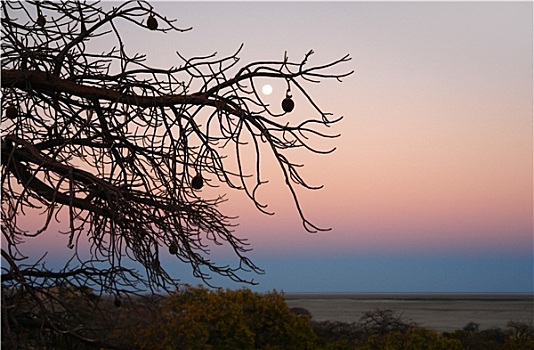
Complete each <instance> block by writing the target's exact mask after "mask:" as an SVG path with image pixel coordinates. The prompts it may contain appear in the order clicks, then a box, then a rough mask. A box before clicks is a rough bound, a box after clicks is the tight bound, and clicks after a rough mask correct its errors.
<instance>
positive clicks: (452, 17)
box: [126, 2, 533, 287]
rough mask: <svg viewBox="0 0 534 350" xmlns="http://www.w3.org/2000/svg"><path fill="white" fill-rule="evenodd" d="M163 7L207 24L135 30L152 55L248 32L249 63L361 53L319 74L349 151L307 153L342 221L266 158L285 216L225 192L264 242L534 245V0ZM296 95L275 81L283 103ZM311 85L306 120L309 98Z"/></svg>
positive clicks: (164, 56)
mask: <svg viewBox="0 0 534 350" xmlns="http://www.w3.org/2000/svg"><path fill="white" fill-rule="evenodd" d="M155 7H156V8H157V9H160V10H162V11H163V12H165V14H166V15H167V16H168V17H173V18H177V19H178V23H179V25H181V26H182V27H189V26H193V27H194V29H193V31H191V32H187V33H182V34H172V35H161V34H159V35H158V34H155V33H151V32H147V33H139V34H134V33H132V36H130V37H129V38H128V39H127V40H126V45H127V47H128V45H131V46H130V47H131V49H130V50H131V51H132V52H133V51H134V50H137V51H139V52H146V53H149V55H148V57H149V62H150V63H152V64H153V65H160V66H163V67H167V66H170V65H175V64H177V59H176V58H175V56H174V51H175V50H180V52H181V53H183V54H185V55H186V56H188V55H189V56H192V55H205V54H209V53H212V52H214V51H218V52H219V54H220V56H221V57H222V56H223V55H228V54H231V53H233V52H234V51H235V50H236V49H237V48H238V46H239V45H240V44H241V43H245V47H244V51H243V54H242V61H241V62H243V64H245V63H247V62H249V61H251V60H256V59H282V58H283V55H284V51H286V50H287V51H288V54H289V56H290V57H292V58H294V59H300V58H301V57H302V56H303V54H304V53H305V52H307V51H308V50H309V49H313V50H314V51H315V52H316V55H314V56H313V58H312V60H311V62H310V63H326V62H327V61H329V60H333V59H337V58H339V57H341V56H343V55H344V54H347V53H348V54H350V55H351V57H353V60H352V61H351V62H350V63H349V64H346V65H345V67H344V70H352V69H354V70H355V71H356V73H355V74H354V75H353V76H351V77H349V78H347V79H346V80H345V82H344V83H342V84H340V83H337V82H327V83H324V84H320V85H311V86H310V87H309V90H310V92H311V94H312V96H315V98H316V102H317V103H318V104H319V105H321V106H322V107H324V109H325V110H327V111H330V112H333V113H334V115H343V116H345V118H344V120H343V121H342V122H341V123H339V124H338V125H336V126H335V127H333V128H332V133H342V136H341V137H340V138H338V139H334V140H328V142H326V143H324V144H320V145H321V146H323V145H324V147H322V148H325V149H326V148H330V147H337V150H336V152H334V153H333V154H331V155H326V156H316V155H309V154H302V155H300V156H299V155H297V157H298V158H297V159H298V160H299V161H302V162H303V163H304V164H305V168H304V169H305V170H304V174H305V175H307V178H308V179H309V180H310V182H311V183H312V184H324V185H325V187H324V189H322V190H320V191H315V192H302V191H300V192H299V193H300V195H301V197H300V198H301V200H302V205H303V208H304V210H305V213H306V215H307V217H308V218H309V219H310V220H311V221H312V222H314V223H316V224H318V225H320V226H324V227H332V228H333V230H332V231H331V232H327V233H319V234H317V235H310V234H308V233H306V232H305V231H304V230H303V229H302V228H301V225H300V222H299V219H298V216H297V215H296V212H295V210H294V207H293V206H292V205H291V203H290V202H289V200H290V197H289V193H288V192H287V191H286V189H285V188H284V187H283V184H282V183H281V182H280V181H279V180H277V178H276V176H278V174H277V173H276V171H275V170H273V171H268V173H271V172H272V176H271V178H270V179H271V183H270V185H268V186H266V188H265V189H264V190H262V191H261V195H262V196H261V197H260V198H263V199H264V202H266V203H268V204H269V205H270V208H271V209H272V210H274V211H275V212H276V215H275V216H273V217H268V216H264V215H261V214H258V213H256V212H255V209H254V207H253V205H252V204H251V203H250V202H246V201H244V200H242V199H241V198H240V195H239V194H234V193H231V192H230V198H231V200H232V201H231V202H230V203H229V204H228V205H227V206H226V208H227V210H228V211H227V214H229V215H239V216H240V219H239V222H240V223H241V226H240V227H238V228H237V234H238V235H240V236H245V237H249V238H250V240H251V242H252V243H253V246H254V247H255V251H257V252H258V254H259V255H261V256H268V255H269V254H272V255H273V256H276V255H280V254H282V255H285V256H289V255H291V254H295V255H303V256H305V255H306V254H309V255H310V256H312V255H313V254H319V255H321V256H329V255H331V256H336V254H347V253H349V252H354V254H359V253H362V252H365V253H369V252H379V253H384V252H393V253H395V252H411V251H413V252H414V254H417V252H421V251H425V252H430V253H431V252H437V253H443V252H448V253H462V254H469V253H470V252H471V253H473V254H478V253H481V252H482V253H483V252H500V253H503V254H504V253H507V254H508V253H514V252H517V253H521V254H525V253H527V254H528V253H530V254H531V253H532V247H533V245H532V239H533V237H532V217H533V206H532V199H533V177H532V171H533V160H532V158H533V153H532V147H533V142H532V131H533V129H532V107H533V105H532V4H531V3H526V2H523V3H504V2H502V3H501V2H499V3H359V2H344V3H316V2H313V3H278V2H277V3H270V4H266V3H241V2H240V3H182V2H169V3H155ZM145 36H146V38H145ZM149 37H150V39H148V38H149ZM284 93H285V91H283V90H282V91H281V90H280V89H279V88H278V89H277V86H276V85H275V91H274V92H273V95H272V99H273V103H275V99H277V98H280V99H281V96H283V94H284ZM299 98H300V97H299V96H295V100H296V102H297V108H296V109H295V111H294V114H293V117H294V118H303V117H305V116H306V113H307V112H308V111H307V110H306V109H304V108H301V104H299ZM264 165H265V166H266V167H267V168H269V164H268V163H267V162H266V163H265V164H264ZM224 192H228V191H226V190H221V193H224ZM252 257H254V253H253V254H252ZM522 268H524V269H527V271H528V269H530V271H532V266H530V267H529V266H522ZM487 273H488V274H491V271H490V270H488V271H487ZM527 275H528V273H527ZM523 282H524V281H521V283H523ZM521 283H519V284H521ZM521 285H524V284H521ZM275 287H276V286H275Z"/></svg>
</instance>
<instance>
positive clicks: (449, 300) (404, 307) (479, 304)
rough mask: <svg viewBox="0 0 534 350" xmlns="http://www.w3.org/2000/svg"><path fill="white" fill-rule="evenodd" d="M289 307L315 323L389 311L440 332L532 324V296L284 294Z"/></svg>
mask: <svg viewBox="0 0 534 350" xmlns="http://www.w3.org/2000/svg"><path fill="white" fill-rule="evenodd" d="M285 299H286V302H287V304H288V305H289V307H301V308H305V309H307V310H308V311H309V312H310V313H311V314H312V317H313V319H314V320H315V321H340V322H346V323H352V322H358V320H359V319H360V317H361V316H362V315H363V314H364V313H365V312H367V311H372V310H376V309H391V310H393V311H395V313H396V314H398V315H402V318H403V319H404V320H405V321H411V322H415V323H417V324H418V325H420V326H422V327H425V328H428V329H432V330H436V331H442V332H448V331H454V330H459V329H462V328H463V327H464V326H465V325H466V324H468V323H469V322H475V323H477V324H479V326H480V329H481V330H482V329H488V328H494V327H498V328H503V329H504V328H506V325H507V323H508V322H509V321H521V322H529V323H532V322H533V321H534V295H533V294H434V293H430V294H411V293H406V294H405V293H399V294H381V293H378V294H359V293H327V294H316V293H309V294H308V293H286V294H285Z"/></svg>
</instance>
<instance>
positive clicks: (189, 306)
mask: <svg viewBox="0 0 534 350" xmlns="http://www.w3.org/2000/svg"><path fill="white" fill-rule="evenodd" d="M135 337H136V344H137V346H139V347H140V348H142V349H220V350H224V349H314V348H315V340H316V336H315V334H314V332H313V330H312V328H311V326H310V323H309V318H308V317H299V316H297V315H296V314H294V313H293V312H291V310H290V309H289V307H288V306H287V304H286V303H285V300H284V299H283V297H282V296H281V295H280V294H278V293H277V292H271V293H268V294H259V293H254V292H252V291H250V290H248V289H241V290H230V289H227V290H222V289H221V290H216V291H211V290H208V289H206V288H203V287H196V288H193V287H190V286H187V287H186V288H185V289H184V290H181V291H178V292H176V293H174V294H173V295H171V296H169V297H168V298H167V299H166V300H165V301H164V302H163V304H162V306H161V316H160V317H159V318H158V319H156V320H154V321H153V322H152V323H151V324H149V325H147V326H146V327H140V328H139V329H138V331H136V332H135Z"/></svg>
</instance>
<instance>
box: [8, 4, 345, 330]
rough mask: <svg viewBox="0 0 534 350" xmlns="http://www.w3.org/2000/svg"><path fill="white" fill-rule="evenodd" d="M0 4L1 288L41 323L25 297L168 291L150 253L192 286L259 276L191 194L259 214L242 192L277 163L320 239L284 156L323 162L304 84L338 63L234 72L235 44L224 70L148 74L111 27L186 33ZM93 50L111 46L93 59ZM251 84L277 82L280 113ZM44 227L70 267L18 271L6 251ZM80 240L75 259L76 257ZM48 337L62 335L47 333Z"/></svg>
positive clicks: (216, 65)
mask: <svg viewBox="0 0 534 350" xmlns="http://www.w3.org/2000/svg"><path fill="white" fill-rule="evenodd" d="M1 6H2V76H1V82H2V83H1V84H2V142H1V150H2V154H1V155H2V157H1V163H2V214H1V215H2V216H1V217H2V234H3V239H4V242H5V244H4V246H3V247H2V258H3V260H4V264H3V266H2V286H3V288H4V287H5V288H7V287H12V288H15V289H16V288H24V289H25V290H26V291H27V292H28V293H30V294H31V295H32V296H33V297H34V299H35V300H37V301H39V303H38V304H39V307H40V308H41V310H42V311H43V310H47V306H46V305H45V304H43V302H42V300H43V298H42V295H37V294H36V293H41V294H42V293H43V290H44V288H45V287H50V286H57V285H74V286H88V287H90V288H93V289H94V290H96V291H99V292H100V293H106V294H112V295H124V294H127V293H128V292H136V291H142V290H146V289H147V288H149V289H150V290H152V291H154V290H160V289H162V288H163V289H169V288H171V287H172V288H174V287H175V286H176V285H177V282H178V280H177V279H176V278H173V277H172V276H170V275H169V274H168V273H167V272H166V271H165V269H164V268H163V267H162V266H161V264H160V256H161V255H162V249H163V250H168V252H169V253H170V254H171V255H174V256H176V258H177V259H179V260H181V261H182V262H184V263H187V264H189V265H190V266H191V268H192V271H193V273H194V275H195V276H197V277H199V278H201V279H203V280H205V281H208V280H209V279H210V276H211V275H212V274H218V275H223V276H227V277H229V278H230V279H232V280H235V281H239V282H252V283H253V281H250V280H247V279H244V278H243V277H242V276H241V274H240V272H242V271H252V272H258V273H260V272H261V269H260V268H259V267H258V266H256V265H255V264H254V263H253V262H252V261H251V260H250V259H249V258H248V257H247V256H246V253H247V251H249V250H250V248H249V246H248V243H247V241H246V240H245V239H242V238H238V237H236V236H235V235H234V231H233V226H234V225H235V222H234V221H235V220H232V218H230V217H228V216H226V215H224V214H223V213H221V212H220V211H219V209H218V208H219V204H220V203H221V202H223V201H225V197H224V196H214V197H213V198H207V195H206V192H207V191H205V189H206V188H208V187H216V186H221V187H223V188H224V187H227V188H230V189H234V190H240V191H244V193H246V195H247V196H248V197H249V198H250V200H251V201H252V202H253V203H254V204H255V205H256V207H257V208H258V209H259V210H260V211H262V212H265V213H269V212H268V211H267V208H266V205H264V204H263V203H261V202H260V201H259V200H258V198H257V195H256V193H257V190H258V188H259V187H260V186H262V184H264V183H265V181H264V179H263V177H262V173H263V170H262V169H263V167H262V159H264V158H265V157H266V156H269V157H272V158H273V159H275V160H276V164H277V165H278V166H279V169H280V173H281V174H282V176H283V177H284V180H285V185H286V186H287V189H288V191H289V192H290V193H291V195H292V197H293V199H294V203H295V205H296V208H297V209H298V212H299V214H300V217H301V219H302V222H303V225H304V227H305V229H306V230H308V231H311V232H313V231H317V230H322V229H321V228H319V227H317V226H315V225H314V224H313V223H311V222H310V221H309V220H308V219H307V218H306V217H305V215H304V213H303V211H302V209H301V206H300V203H299V200H298V197H297V192H296V190H297V188H298V187H303V188H306V189H315V188H317V187H313V186H311V185H309V184H307V183H306V181H305V180H304V179H303V178H302V177H301V174H300V172H299V167H300V165H299V164H297V163H295V162H294V160H292V159H291V158H290V156H289V153H288V152H289V151H291V150H292V149H298V148H302V149H306V150H308V151H309V152H311V153H329V152H331V151H332V150H333V149H331V150H327V151H323V150H319V149H316V148H314V146H313V143H314V140H317V139H322V138H332V137H336V136H337V135H330V134H328V133H326V132H325V128H327V127H329V126H330V125H331V124H333V123H335V122H337V121H339V120H340V119H341V118H332V116H331V114H329V113H326V112H324V111H323V110H322V109H321V108H320V107H319V106H318V105H317V104H316V103H315V102H314V100H313V98H312V96H310V95H309V94H308V93H307V91H306V88H305V86H306V85H307V84H309V83H319V82H321V81H324V80H325V79H335V80H338V81H341V79H342V78H344V77H346V76H348V75H349V74H351V73H352V72H346V73H345V72H344V73H336V72H333V70H332V68H334V67H337V66H338V65H339V64H342V63H344V62H347V61H349V60H350V58H349V57H348V56H345V57H342V58H340V59H338V60H335V61H332V62H330V63H327V64H324V65H316V66H309V64H307V61H308V58H309V56H310V55H311V54H312V53H313V51H310V52H309V53H308V54H306V55H305V57H304V58H303V59H302V60H300V61H292V60H290V59H289V58H288V57H287V54H284V56H283V59H281V60H279V61H259V62H252V63H248V64H244V65H240V61H239V57H238V56H239V53H240V51H241V48H239V49H238V50H237V52H236V53H235V54H233V55H230V56H228V57H223V58H218V57H217V56H216V55H215V54H213V55H210V56H205V57H192V58H186V57H184V56H182V55H181V54H180V53H179V52H177V56H178V57H177V60H179V62H180V64H179V65H178V66H176V67H170V68H154V67H151V66H149V65H148V64H147V63H146V57H145V55H142V54H139V53H135V54H129V53H128V51H127V48H126V47H125V46H124V43H123V35H124V34H123V33H121V31H120V26H121V24H120V23H121V22H128V23H129V24H130V25H135V26H138V27H142V28H145V29H147V30H152V31H156V32H161V33H166V32H171V31H178V32H181V31H186V30H190V28H186V29H183V28H180V26H178V25H177V24H176V21H174V20H170V19H168V18H166V17H164V16H162V15H161V14H159V13H158V12H157V11H156V10H155V9H154V8H153V7H152V6H151V5H150V4H149V3H147V2H145V1H129V2H125V3H122V4H120V5H119V6H117V7H114V8H111V9H109V10H105V9H103V8H102V7H101V6H100V5H99V4H98V3H86V2H47V1H43V2H41V1H28V2H24V3H22V2H2V4H1ZM154 35H157V34H154ZM102 38H106V40H107V42H110V41H114V46H113V47H111V48H109V50H108V51H96V50H92V47H93V46H92V45H91V43H93V42H94V41H99V40H102ZM259 79H272V80H282V81H284V83H285V84H286V85H287V93H286V97H285V98H284V99H283V101H281V102H282V103H281V105H269V104H268V103H266V101H265V100H264V97H262V96H261V95H260V94H259V93H258V86H257V84H258V81H259ZM293 94H299V95H300V96H301V97H303V100H305V101H307V103H308V104H309V106H311V107H312V109H313V110H314V111H315V115H313V116H311V117H309V118H306V119H301V120H297V119H293V118H290V116H293V115H295V112H294V113H291V112H292V111H293V109H294V108H298V107H299V106H295V103H294V100H293V99H292V96H293ZM251 162H252V164H251ZM251 169H252V170H251ZM203 190H204V191H203ZM29 213H40V214H41V216H40V217H41V218H42V223H41V225H40V227H39V228H34V227H33V228H32V227H30V228H29V227H25V226H24V220H23V219H22V218H23V217H24V216H25V215H29ZM58 217H65V218H67V220H68V223H69V228H68V232H66V234H67V236H68V241H67V243H66V245H67V246H68V248H70V249H72V258H71V259H70V260H69V261H68V263H67V264H66V265H65V266H64V267H63V268H62V269H60V270H50V269H48V268H47V267H46V266H45V265H44V262H45V260H39V261H38V262H37V263H33V262H32V263H31V264H30V263H25V259H26V258H27V256H26V254H25V253H24V252H23V251H22V249H21V248H20V245H21V243H23V242H25V241H27V240H30V239H31V238H32V237H36V236H40V235H46V234H47V232H48V231H49V225H50V224H51V223H52V222H53V221H54V220H57V218H58ZM83 240H85V241H88V242H89V243H90V244H89V248H88V251H83V252H82V251H81V250H82V245H81V244H80V242H81V241H83ZM215 245H226V246H228V247H231V249H232V250H233V252H235V255H236V257H237V259H238V263H237V264H236V266H226V265H224V264H223V265H220V264H217V263H216V262H213V261H212V260H210V258H209V253H210V248H212V247H214V246H215ZM86 250H87V249H86ZM87 254H89V256H90V257H89V258H87ZM132 262H133V263H136V264H139V265H138V267H142V268H141V271H140V272H139V271H138V270H137V269H134V268H132V267H131V266H133V265H132ZM51 298H52V297H50V296H49V297H48V300H51ZM56 299H58V300H59V299H61V298H56ZM118 302H119V301H118ZM4 306H5V305H4V301H3V311H5V310H4V309H5V307H4ZM6 308H7V306H6ZM48 326H50V327H52V328H54V327H56V328H57V330H60V331H64V329H63V328H61V325H59V323H57V324H55V325H54V324H52V323H51V322H48ZM73 333H75V332H73Z"/></svg>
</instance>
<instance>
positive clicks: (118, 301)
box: [113, 297, 122, 307]
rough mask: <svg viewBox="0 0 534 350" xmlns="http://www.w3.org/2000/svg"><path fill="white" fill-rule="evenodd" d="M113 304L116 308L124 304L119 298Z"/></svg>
mask: <svg viewBox="0 0 534 350" xmlns="http://www.w3.org/2000/svg"><path fill="white" fill-rule="evenodd" d="M113 304H115V307H121V305H122V302H121V300H120V299H119V297H115V301H114V302H113Z"/></svg>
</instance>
